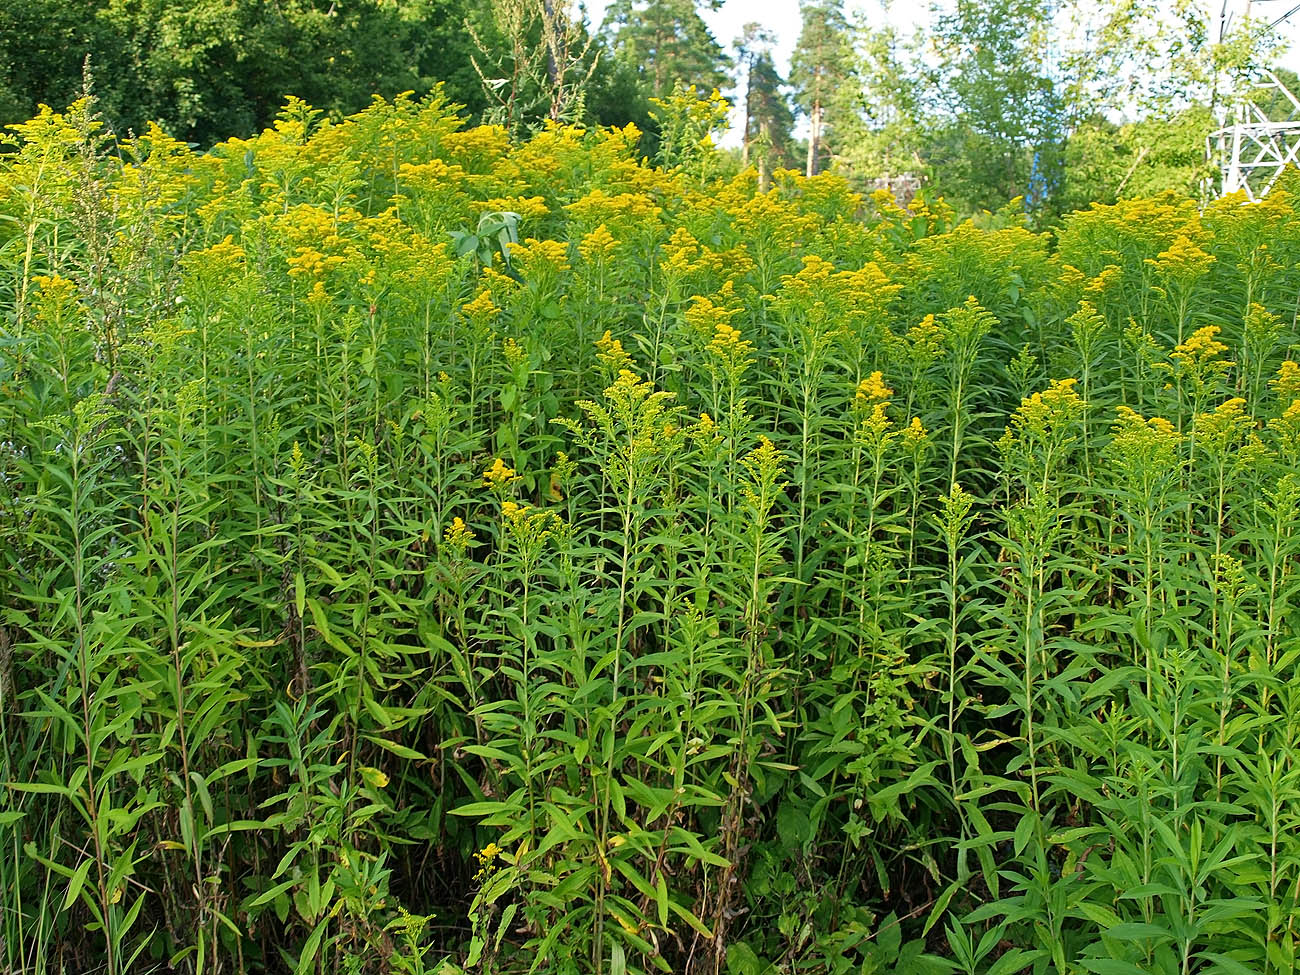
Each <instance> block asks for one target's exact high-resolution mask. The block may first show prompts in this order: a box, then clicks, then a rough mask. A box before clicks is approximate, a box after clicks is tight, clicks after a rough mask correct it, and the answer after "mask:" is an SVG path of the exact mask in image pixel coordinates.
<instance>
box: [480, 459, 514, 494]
mask: <svg viewBox="0 0 1300 975" xmlns="http://www.w3.org/2000/svg"><path fill="white" fill-rule="evenodd" d="M517 480H519V475H518V474H516V473H515V469H514V468H513V467H507V466H506V462H505V461H503V460H502V459H501V458H500V457H497V458H496V459H495V460H493V461H492V466H491V467H489V468H488V469H487V470H485V471H484V472H483V486H484V487H490V488H492V489H494V490H497V489H500V488H503V487H505V486H506V485H507V484H512V483H514V482H515V481H517Z"/></svg>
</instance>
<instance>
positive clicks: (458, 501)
mask: <svg viewBox="0 0 1300 975" xmlns="http://www.w3.org/2000/svg"><path fill="white" fill-rule="evenodd" d="M659 108H660V109H661V111H662V115H661V118H660V121H661V123H662V126H663V128H662V143H661V144H662V146H663V161H664V162H665V163H666V164H667V165H665V166H658V167H655V166H651V165H649V164H648V163H646V162H645V161H644V160H643V159H642V158H641V157H640V156H639V147H638V136H639V133H637V132H636V131H634V130H632V129H630V128H628V129H618V130H615V129H603V130H602V129H582V128H577V127H571V126H563V125H553V126H546V127H544V128H543V129H542V130H541V131H538V132H536V133H534V134H533V135H532V136H531V137H529V138H528V139H527V140H525V141H520V140H517V139H511V137H510V136H509V134H508V133H507V132H506V131H505V130H504V129H503V128H501V127H497V126H479V127H475V128H465V127H464V126H463V123H462V121H461V120H460V119H459V118H458V117H457V116H456V115H455V114H454V112H453V111H452V110H451V109H450V108H449V107H448V105H447V102H446V99H445V97H444V96H442V95H440V94H437V93H435V94H433V95H430V96H428V97H426V98H423V99H418V100H417V99H413V98H410V97H402V98H398V99H396V100H395V101H392V102H387V101H383V100H379V101H376V102H375V103H374V104H373V105H371V106H370V107H369V108H367V109H366V110H365V111H363V112H360V113H358V114H356V115H354V116H352V117H350V118H348V119H346V120H344V121H341V122H340V121H332V120H331V119H330V118H329V117H328V116H326V115H324V114H323V113H321V112H319V111H318V110H315V109H312V108H310V107H309V106H308V105H307V104H305V103H303V102H302V101H300V100H291V101H290V102H289V103H288V104H287V105H286V106H285V108H284V109H283V110H282V111H281V112H280V114H279V116H278V118H277V120H276V122H275V124H274V126H273V127H272V128H270V129H268V130H266V131H264V132H262V133H261V134H260V135H258V136H256V137H255V138H252V139H235V140H231V141H230V142H226V143H221V144H219V145H217V146H215V147H214V148H213V149H212V150H211V151H209V152H206V153H196V152H194V151H193V150H192V149H191V148H190V147H188V146H186V145H185V144H184V143H180V142H178V141H176V140H174V139H171V138H169V137H168V136H167V135H166V134H165V133H164V132H163V131H162V130H161V129H159V128H157V127H150V128H148V129H147V130H146V131H145V134H144V135H142V136H141V137H139V138H136V139H131V140H126V141H124V142H121V143H114V142H112V141H110V139H109V138H108V137H107V135H106V132H105V127H104V126H103V124H102V122H101V120H100V119H99V118H98V117H97V116H96V113H95V110H94V106H93V105H92V104H91V103H89V102H87V101H80V102H77V103H75V104H74V105H73V106H72V107H71V108H70V109H69V110H68V111H67V112H66V113H55V112H51V111H48V110H47V111H45V112H43V113H41V114H40V115H38V116H37V117H36V118H34V119H32V120H31V121H29V122H27V123H24V124H22V125H20V126H18V127H17V131H16V132H15V138H14V140H13V145H12V147H11V148H12V151H11V152H9V153H7V154H6V155H5V156H3V157H0V762H2V763H3V770H2V777H0V782H3V783H4V787H3V789H0V845H2V847H3V855H2V856H0V881H2V882H0V954H2V955H3V965H4V967H5V968H6V969H7V970H14V971H32V972H37V973H41V972H54V971H91V970H99V971H107V972H110V973H127V972H135V971H142V970H150V969H171V970H177V971H182V972H195V973H197V972H219V971H232V972H243V971H292V972H296V973H302V975H307V973H313V975H324V973H325V972H336V971H337V972H351V973H362V972H375V973H380V972H403V973H412V975H415V973H430V972H443V973H452V972H465V971H472V972H525V971H558V972H581V971H595V972H600V973H605V972H609V973H611V975H622V973H627V972H636V973H642V972H652V971H657V972H674V971H682V972H689V973H698V972H710V973H717V972H723V971H726V972H733V973H751V972H754V973H763V972H774V971H796V970H797V971H800V972H809V973H837V975H838V973H852V972H858V973H899V975H903V973H909V975H910V973H913V972H936V973H938V972H954V971H960V972H966V973H972V975H1007V973H1021V972H1035V973H1037V972H1060V973H1065V972H1069V973H1077V972H1098V973H1103V975H1104V973H1116V972H1160V973H1166V972H1167V973H1179V975H1190V973H1192V972H1197V973H1200V972H1213V971H1229V972H1236V971H1243V970H1244V971H1259V972H1265V973H1269V975H1272V973H1279V975H1280V973H1284V972H1290V971H1293V970H1294V969H1295V956H1296V945H1297V920H1298V918H1300V898H1298V897H1297V891H1298V890H1300V841H1298V840H1297V835H1298V834H1297V832H1296V829H1295V827H1296V825H1297V823H1296V813H1295V809H1296V808H1297V800H1298V799H1300V767H1298V766H1297V760H1298V759H1297V756H1298V755H1300V735H1298V728H1300V725H1298V724H1297V720H1296V714H1297V703H1300V701H1297V691H1296V689H1295V682H1294V681H1293V680H1292V679H1291V677H1292V671H1293V670H1294V667H1295V663H1296V659H1297V653H1298V652H1300V605H1298V604H1300V477H1298V476H1297V468H1298V466H1300V364H1297V362H1298V361H1300V360H1297V343H1300V335H1297V333H1296V328H1295V295H1296V293H1297V291H1298V290H1300V273H1298V272H1297V267H1300V239H1298V238H1297V235H1296V232H1295V228H1296V226H1297V207H1296V197H1295V196H1294V195H1293V194H1292V192H1291V191H1290V190H1289V189H1288V188H1286V187H1280V188H1278V189H1275V190H1274V192H1273V193H1272V194H1271V195H1270V196H1269V197H1268V198H1267V199H1266V200H1265V201H1263V202H1262V203H1258V204H1249V203H1246V202H1245V201H1244V200H1242V199H1240V198H1231V199H1227V200H1224V201H1220V202H1218V203H1215V204H1212V205H1210V206H1208V207H1206V208H1205V209H1204V210H1203V211H1202V210H1200V209H1198V207H1197V205H1196V204H1195V203H1194V202H1193V201H1192V200H1190V199H1187V198H1183V197H1179V196H1177V195H1174V194H1169V195H1165V196H1162V197H1156V198H1149V199H1136V200H1127V199H1125V200H1121V201H1120V202H1118V203H1113V204H1104V203H1098V204H1097V205H1095V206H1092V207H1090V208H1088V209H1087V210H1085V211H1081V212H1078V213H1074V214H1071V215H1069V216H1068V217H1066V218H1065V219H1064V221H1063V223H1062V226H1061V228H1060V229H1059V231H1058V232H1057V233H1056V234H1054V235H1052V236H1050V237H1049V235H1046V234H1041V233H1035V232H1033V231H1032V230H1030V229H1029V228H1028V227H1027V226H1026V221H1025V219H1024V217H1023V213H1021V212H1020V211H1019V209H1018V207H1008V208H1004V209H1002V210H1000V211H998V212H997V213H990V214H985V215H982V216H981V217H980V219H979V220H978V221H970V220H966V221H958V220H956V219H955V217H954V213H953V210H952V209H951V208H950V207H947V206H945V205H943V204H942V203H939V202H936V203H934V204H930V203H928V202H927V201H926V199H925V197H924V196H921V197H918V198H917V199H915V200H914V201H913V202H912V204H911V205H910V207H909V208H907V209H903V208H901V207H899V206H897V205H896V204H894V203H893V202H892V201H891V199H890V197H889V195H888V194H879V195H876V196H874V197H872V198H870V199H864V198H863V197H861V196H859V195H858V194H856V193H855V192H853V190H852V189H851V188H850V186H849V184H848V183H847V182H846V180H845V179H844V178H843V177H841V176H840V175H838V174H836V173H834V172H831V173H821V174H818V175H816V176H814V177H812V178H805V177H802V176H800V175H798V174H796V173H791V172H789V171H782V172H777V173H774V174H773V175H772V183H773V186H772V187H770V188H766V189H761V188H759V187H758V185H757V180H756V178H755V174H754V173H753V172H751V171H746V172H743V173H740V174H737V175H731V176H725V177H724V176H719V175H718V173H719V170H720V168H721V167H720V166H719V160H718V158H717V156H716V154H714V153H712V152H711V151H709V150H708V149H707V147H706V146H703V145H701V142H702V140H703V138H704V136H705V135H707V134H708V133H709V132H710V131H711V130H712V129H713V127H714V126H716V124H717V122H718V119H719V118H720V113H721V111H722V108H721V105H720V103H719V102H718V100H717V99H713V100H709V99H699V98H697V97H690V96H689V95H688V94H686V93H682V92H679V93H678V95H677V96H676V97H669V98H666V99H664V100H663V101H662V103H661V105H660V106H659Z"/></svg>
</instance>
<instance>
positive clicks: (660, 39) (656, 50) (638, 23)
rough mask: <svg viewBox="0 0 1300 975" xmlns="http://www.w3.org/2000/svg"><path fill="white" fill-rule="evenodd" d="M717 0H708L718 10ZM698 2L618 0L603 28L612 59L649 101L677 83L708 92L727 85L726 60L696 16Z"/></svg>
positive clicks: (608, 13)
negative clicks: (636, 80) (634, 74)
mask: <svg viewBox="0 0 1300 975" xmlns="http://www.w3.org/2000/svg"><path fill="white" fill-rule="evenodd" d="M720 5H721V4H720V0H711V2H710V4H709V6H711V7H712V8H713V9H716V7H717V6H720ZM700 6H701V5H700V4H699V3H697V2H696V0H616V2H614V3H612V4H610V7H609V10H608V12H607V13H606V15H605V25H604V30H605V33H606V35H607V37H608V38H609V41H610V44H611V47H612V48H613V50H614V53H615V55H616V57H617V58H618V59H619V60H621V61H622V62H623V63H624V64H626V65H629V66H631V67H633V68H634V70H635V71H636V72H637V74H638V75H639V77H640V79H641V83H642V87H643V89H645V90H646V92H647V94H648V95H649V96H651V97H655V98H662V97H664V96H666V95H668V94H670V93H671V92H672V90H673V86H674V85H675V84H676V83H677V82H679V81H680V82H682V83H683V84H686V85H696V86H697V87H699V88H702V89H705V90H709V89H712V88H722V87H724V86H725V85H726V83H727V68H728V66H729V64H728V62H729V59H728V57H727V55H726V52H725V51H723V49H722V46H721V45H720V44H718V42H717V40H716V39H715V38H714V37H713V34H712V33H711V32H710V31H709V26H708V24H706V23H705V22H704V18H703V17H702V16H701V15H700Z"/></svg>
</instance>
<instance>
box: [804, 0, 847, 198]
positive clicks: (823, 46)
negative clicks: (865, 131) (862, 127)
mask: <svg viewBox="0 0 1300 975" xmlns="http://www.w3.org/2000/svg"><path fill="white" fill-rule="evenodd" d="M801 13H802V14H803V27H802V29H801V30H800V32H799V40H798V43H797V44H796V45H795V49H794V58H793V59H792V62H791V70H790V80H791V82H792V83H793V84H794V87H795V101H796V103H797V104H798V105H799V108H800V109H801V110H802V111H803V113H804V114H805V115H807V116H808V125H809V132H808V164H807V173H808V175H809V176H814V175H816V173H817V171H818V169H819V168H820V167H821V156H822V153H823V151H824V150H825V147H826V145H827V144H828V135H829V133H830V132H831V131H832V130H833V127H834V126H833V124H831V123H832V121H833V120H832V116H833V115H834V114H835V110H836V109H837V108H839V107H840V106H841V105H842V102H843V93H844V92H845V91H846V90H848V89H849V87H850V82H851V79H852V76H853V61H854V55H853V42H852V39H851V36H850V29H849V23H848V20H847V18H846V17H845V16H844V4H843V0H805V2H804V4H803V5H802V7H801Z"/></svg>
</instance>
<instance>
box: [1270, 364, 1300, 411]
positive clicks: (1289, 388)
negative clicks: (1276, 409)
mask: <svg viewBox="0 0 1300 975" xmlns="http://www.w3.org/2000/svg"><path fill="white" fill-rule="evenodd" d="M1269 386H1270V387H1272V389H1273V392H1275V393H1277V398H1278V399H1280V400H1281V401H1282V402H1284V403H1285V402H1286V401H1287V400H1288V399H1294V398H1295V397H1297V396H1300V362H1296V361H1295V360H1294V359H1286V360H1284V361H1283V363H1282V365H1281V366H1279V367H1278V370H1277V376H1276V377H1275V378H1274V379H1271V380H1270V381H1269Z"/></svg>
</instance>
